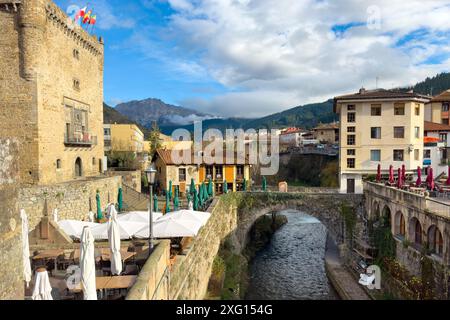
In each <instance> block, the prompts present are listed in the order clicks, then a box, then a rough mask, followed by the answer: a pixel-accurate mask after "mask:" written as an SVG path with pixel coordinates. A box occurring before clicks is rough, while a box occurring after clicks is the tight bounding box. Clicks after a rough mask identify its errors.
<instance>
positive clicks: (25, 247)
mask: <svg viewBox="0 0 450 320" xmlns="http://www.w3.org/2000/svg"><path fill="white" fill-rule="evenodd" d="M20 218H21V219H22V260H23V279H24V280H25V282H26V284H27V288H28V287H29V285H30V281H31V276H32V273H31V262H30V243H29V242H28V217H27V214H26V213H25V210H23V209H22V210H20Z"/></svg>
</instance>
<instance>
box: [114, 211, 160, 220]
mask: <svg viewBox="0 0 450 320" xmlns="http://www.w3.org/2000/svg"><path fill="white" fill-rule="evenodd" d="M152 215H153V221H156V220H157V219H158V218H160V217H162V215H163V214H162V213H161V212H153V213H152ZM117 221H133V222H144V223H149V221H150V217H149V214H148V211H132V212H127V213H123V214H120V215H118V216H117Z"/></svg>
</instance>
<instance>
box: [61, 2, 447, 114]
mask: <svg viewBox="0 0 450 320" xmlns="http://www.w3.org/2000/svg"><path fill="white" fill-rule="evenodd" d="M55 2H56V3H57V4H58V5H59V6H60V7H61V8H62V9H63V10H67V9H68V8H69V6H70V5H76V6H79V7H83V6H85V5H86V4H87V3H89V5H90V7H92V8H93V9H94V11H95V12H96V14H97V20H98V25H97V27H96V29H95V30H94V33H95V34H96V35H101V36H102V37H103V38H104V39H105V83H104V94H105V101H106V102H107V103H109V104H110V105H113V106H114V105H116V104H118V103H120V102H124V101H129V100H134V99H145V98H149V97H154V98H160V99H162V100H163V101H165V102H167V103H171V104H176V105H182V106H185V107H189V108H192V109H196V110H199V111H203V112H207V113H212V114H216V115H220V116H236V117H258V116H264V115H267V114H270V113H274V112H279V111H282V110H284V109H287V108H290V107H294V106H297V105H302V104H306V103H310V102H317V101H322V100H326V99H328V98H330V97H333V96H334V95H338V94H344V93H349V92H353V91H356V90H357V89H359V88H360V87H361V86H365V87H367V88H369V89H370V88H373V87H374V86H375V79H376V78H377V77H378V78H379V83H380V85H381V86H383V87H385V88H391V87H395V86H404V85H411V84H414V83H415V82H418V81H421V80H423V79H424V78H426V77H427V76H432V75H434V74H436V73H439V72H443V71H449V69H450V46H449V43H450V41H449V40H450V19H448V17H449V16H450V7H449V5H448V1H447V0H428V1H421V0H410V1H409V2H408V6H405V5H404V1H403V0H379V1H377V3H378V4H377V6H373V5H372V3H373V2H372V1H360V0H341V1H331V0H329V1H327V0H321V1H317V0H296V1H293V0H192V1H188V0H129V1H120V0H110V1H107V0H93V1H90V2H81V1H71V0H56V1H55Z"/></svg>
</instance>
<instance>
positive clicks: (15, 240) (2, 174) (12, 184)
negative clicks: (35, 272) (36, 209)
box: [0, 138, 24, 300]
mask: <svg viewBox="0 0 450 320" xmlns="http://www.w3.org/2000/svg"><path fill="white" fill-rule="evenodd" d="M18 155H19V144H18V143H17V141H15V140H13V139H6V138H0V204H1V205H0V270H2V272H1V273H0V300H5V299H22V298H23V293H24V281H23V268H22V253H21V252H22V250H21V239H22V238H21V235H22V232H21V231H22V230H21V219H20V215H19V210H18V205H17V198H18V195H19V187H18V184H17V182H18V181H19V172H18V162H17V158H18Z"/></svg>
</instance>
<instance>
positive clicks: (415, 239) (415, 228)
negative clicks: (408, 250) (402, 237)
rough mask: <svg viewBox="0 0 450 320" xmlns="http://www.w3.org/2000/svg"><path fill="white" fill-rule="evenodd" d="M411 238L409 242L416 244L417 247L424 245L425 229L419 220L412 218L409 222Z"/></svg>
mask: <svg viewBox="0 0 450 320" xmlns="http://www.w3.org/2000/svg"><path fill="white" fill-rule="evenodd" d="M408 230H409V232H408V233H409V237H408V240H409V241H411V242H412V243H414V244H415V245H416V246H422V243H423V234H422V233H423V228H422V224H421V223H420V221H419V219H417V218H416V217H412V218H411V219H410V220H409V227H408Z"/></svg>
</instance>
